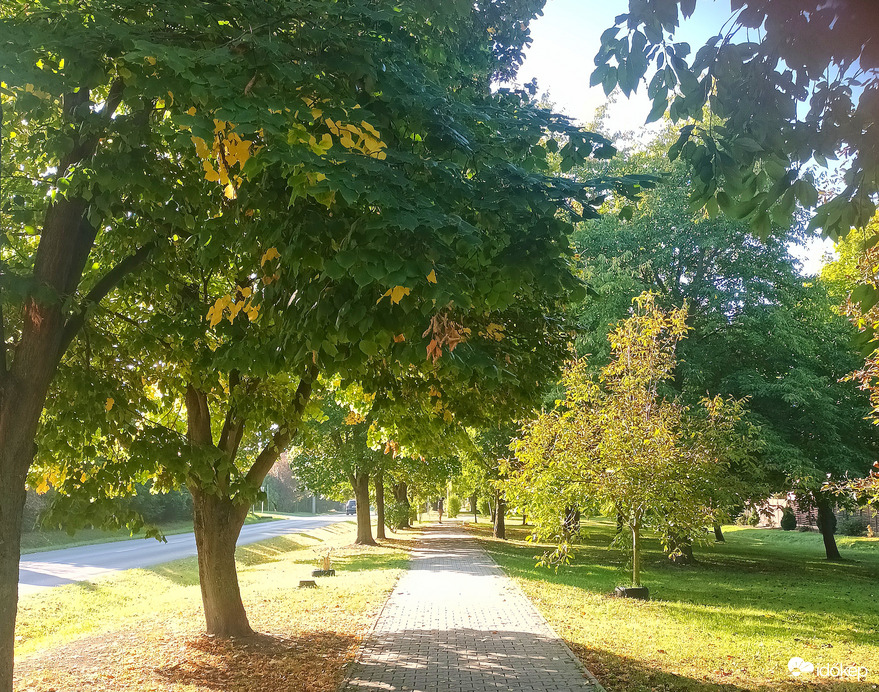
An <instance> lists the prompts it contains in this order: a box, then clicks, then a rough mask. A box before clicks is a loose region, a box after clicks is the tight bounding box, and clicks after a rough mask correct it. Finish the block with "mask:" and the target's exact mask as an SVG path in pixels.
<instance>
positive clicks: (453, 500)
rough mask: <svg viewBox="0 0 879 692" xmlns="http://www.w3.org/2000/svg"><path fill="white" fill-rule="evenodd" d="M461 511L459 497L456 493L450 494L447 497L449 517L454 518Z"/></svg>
mask: <svg viewBox="0 0 879 692" xmlns="http://www.w3.org/2000/svg"><path fill="white" fill-rule="evenodd" d="M460 513H461V498H460V497H458V496H457V495H452V496H451V497H450V498H449V517H450V518H452V519H454V518H455V517H457V516H458V515H459V514H460Z"/></svg>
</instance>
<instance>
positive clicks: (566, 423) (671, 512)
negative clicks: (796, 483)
mask: <svg viewBox="0 0 879 692" xmlns="http://www.w3.org/2000/svg"><path fill="white" fill-rule="evenodd" d="M686 332H687V326H686V310H685V309H676V310H671V311H669V312H663V311H662V310H660V309H659V308H658V306H657V304H656V300H655V297H654V296H653V295H652V294H649V293H647V294H643V295H642V296H639V297H638V298H637V299H636V307H635V309H634V312H633V314H632V316H631V317H630V318H629V319H627V320H626V321H624V322H622V323H621V324H620V325H619V326H618V327H617V328H616V329H615V330H614V331H613V332H612V333H611V334H610V335H609V337H608V338H609V340H610V341H611V347H612V350H613V360H612V361H611V362H610V364H609V365H607V366H606V367H604V368H603V369H602V370H601V374H600V377H599V378H595V377H594V376H593V375H591V374H590V373H589V370H588V366H587V364H586V361H585V359H580V360H577V361H575V362H574V363H573V364H572V365H571V366H570V367H569V368H568V369H567V370H566V372H565V377H564V384H565V393H566V396H565V399H564V401H562V402H560V405H559V407H558V408H557V409H555V410H553V411H550V412H547V413H543V414H541V415H540V416H539V417H538V418H537V420H536V421H534V422H533V423H531V424H530V425H528V426H527V427H526V428H525V429H524V431H523V433H522V436H521V438H520V439H519V440H518V441H517V442H516V443H515V447H514V448H515V451H516V465H515V468H514V470H513V471H512V474H511V478H510V480H509V481H508V483H507V487H508V488H509V489H510V492H511V493H512V494H514V495H515V496H517V497H523V498H527V501H528V504H529V506H531V507H532V516H534V518H535V520H536V522H537V527H538V531H539V532H540V534H541V535H543V536H545V537H551V538H554V539H555V540H556V542H557V549H556V551H555V554H554V555H552V556H548V557H547V558H546V560H548V561H554V560H555V561H563V562H564V561H567V560H568V559H570V543H569V539H570V535H569V534H570V531H569V530H567V529H566V528H564V529H560V527H564V526H565V524H566V523H567V522H566V520H565V519H566V517H565V515H564V513H563V512H564V509H566V508H568V507H578V508H586V507H601V506H602V505H610V506H613V507H616V508H617V510H618V512H619V513H620V514H621V516H622V520H623V523H624V525H625V526H626V527H627V528H628V529H629V531H630V534H631V551H632V584H633V585H634V586H641V559H640V558H641V541H642V537H643V534H644V531H645V530H647V529H648V528H653V529H657V530H659V532H660V535H662V536H674V535H692V534H693V533H694V532H695V531H696V530H697V529H699V528H701V527H704V526H705V525H706V524H708V525H710V524H711V523H712V521H713V514H714V511H713V509H712V503H711V493H712V489H713V487H714V486H715V485H717V484H718V483H722V482H723V481H724V477H725V475H726V473H727V469H728V465H729V460H730V456H731V453H732V454H741V453H747V444H746V441H745V439H744V438H743V437H742V435H741V433H740V432H739V431H738V430H737V424H738V423H739V421H740V420H741V417H742V415H743V413H744V404H743V402H742V401H739V400H735V399H723V398H721V397H716V398H713V399H705V400H703V402H702V405H701V407H700V410H698V411H696V410H691V409H689V408H688V407H687V406H685V405H683V404H682V403H681V402H680V401H679V400H678V399H676V398H675V397H672V396H666V395H664V393H663V391H662V388H663V385H664V383H666V382H667V381H668V380H670V379H671V377H672V375H673V369H674V365H675V360H676V358H675V349H676V347H677V344H678V342H679V341H680V340H681V339H682V338H683V337H684V336H685V334H686ZM667 547H669V548H672V546H667Z"/></svg>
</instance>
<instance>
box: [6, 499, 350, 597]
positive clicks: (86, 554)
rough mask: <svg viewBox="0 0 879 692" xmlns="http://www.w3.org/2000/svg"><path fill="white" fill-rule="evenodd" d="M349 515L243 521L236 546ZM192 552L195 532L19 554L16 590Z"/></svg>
mask: <svg viewBox="0 0 879 692" xmlns="http://www.w3.org/2000/svg"><path fill="white" fill-rule="evenodd" d="M351 519H353V517H347V516H345V515H344V514H341V515H340V514H323V515H318V516H314V517H285V518H284V519H279V520H278V521H267V522H262V523H258V524H245V525H244V526H243V527H242V529H241V535H240V536H239V537H238V545H246V544H247V543H255V542H256V541H262V540H265V539H267V538H274V537H275V536H283V535H285V534H289V533H304V532H306V531H309V530H311V529H318V528H321V527H323V526H327V525H328V524H334V523H336V522H339V521H346V520H348V521H350V520H351ZM192 555H195V536H194V535H193V534H191V533H179V534H176V535H173V536H168V542H167V543H160V542H159V541H157V540H155V539H153V538H149V539H145V538H133V539H130V540H125V541H114V542H112V543H98V544H95V545H83V546H79V547H77V548H63V549H61V550H50V551H46V552H43V553H30V554H28V555H24V556H22V560H21V562H19V567H18V591H19V593H20V594H21V595H25V594H28V593H34V592H36V591H40V590H42V589H46V588H50V587H53V586H60V585H62V584H72V583H73V582H78V581H91V580H92V579H95V578H96V577H100V576H102V575H104V574H109V573H111V572H120V571H122V570H126V569H132V568H135V567H149V566H151V565H157V564H159V563H162V562H170V561H171V560H179V559H180V558H184V557H190V556H192Z"/></svg>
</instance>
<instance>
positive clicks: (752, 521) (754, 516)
mask: <svg viewBox="0 0 879 692" xmlns="http://www.w3.org/2000/svg"><path fill="white" fill-rule="evenodd" d="M759 523H760V512H758V511H757V510H756V509H755V510H753V511H752V512H751V514H750V515H749V516H748V526H757V525H758V524H759Z"/></svg>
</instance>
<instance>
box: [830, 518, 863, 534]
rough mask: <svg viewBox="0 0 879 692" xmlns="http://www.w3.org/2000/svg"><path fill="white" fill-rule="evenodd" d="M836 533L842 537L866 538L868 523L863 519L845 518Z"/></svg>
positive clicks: (841, 520) (837, 527)
mask: <svg viewBox="0 0 879 692" xmlns="http://www.w3.org/2000/svg"><path fill="white" fill-rule="evenodd" d="M836 532H837V533H838V534H839V535H841V536H865V535H866V534H867V522H866V521H865V520H863V519H861V517H851V516H849V517H843V518H842V519H840V520H839V523H838V524H837V525H836Z"/></svg>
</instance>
